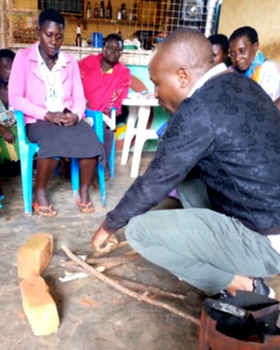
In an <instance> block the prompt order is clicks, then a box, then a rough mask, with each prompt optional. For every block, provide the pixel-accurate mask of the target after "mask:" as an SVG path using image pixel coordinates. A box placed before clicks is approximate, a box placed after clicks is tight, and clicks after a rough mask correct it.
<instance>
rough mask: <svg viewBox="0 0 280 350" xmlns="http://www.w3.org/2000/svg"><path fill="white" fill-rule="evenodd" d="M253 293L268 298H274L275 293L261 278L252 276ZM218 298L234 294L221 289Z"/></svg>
mask: <svg viewBox="0 0 280 350" xmlns="http://www.w3.org/2000/svg"><path fill="white" fill-rule="evenodd" d="M252 292H253V293H257V294H260V295H264V296H266V297H268V298H272V299H274V298H275V296H276V294H275V291H274V290H273V289H272V288H270V287H268V286H267V285H266V284H265V283H264V281H263V279H262V278H253V290H252ZM219 296H220V298H221V299H224V298H233V297H234V296H233V295H232V294H231V293H229V292H228V291H226V290H222V291H221V292H220V295H219Z"/></svg>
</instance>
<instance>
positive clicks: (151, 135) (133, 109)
mask: <svg viewBox="0 0 280 350" xmlns="http://www.w3.org/2000/svg"><path fill="white" fill-rule="evenodd" d="M122 104H123V105H125V106H128V107H129V115H128V120H127V127H126V132H125V139H124V145H123V151H122V157H121V164H122V165H124V164H126V163H127V159H128V154H129V149H130V144H131V141H132V139H133V137H134V136H135V146H134V152H133V158H132V166H131V172H130V177H137V176H138V172H139V167H140V161H141V154H142V149H143V146H144V143H145V142H146V141H147V140H149V139H157V138H158V136H157V134H156V130H151V129H147V124H148V120H149V116H150V111H151V107H155V106H159V104H158V99H156V98H149V99H145V98H125V99H124V100H123V102H122Z"/></svg>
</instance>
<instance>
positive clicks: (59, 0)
mask: <svg viewBox="0 0 280 350" xmlns="http://www.w3.org/2000/svg"><path fill="white" fill-rule="evenodd" d="M89 2H90V5H91V11H87V10H88V8H87V4H88V1H87V0H71V1H70V0H13V1H12V0H2V1H0V13H1V14H0V35H1V47H11V48H14V49H15V50H16V49H17V48H18V47H22V46H25V45H30V44H31V43H33V42H35V41H36V30H35V28H36V25H37V17H38V14H39V13H40V9H43V8H45V7H48V6H51V7H53V8H56V9H59V10H61V11H63V13H65V19H66V30H65V40H64V42H65V45H74V38H75V35H76V29H77V26H80V27H81V32H82V37H83V39H84V40H83V45H84V46H87V45H88V46H91V33H92V32H101V33H103V36H106V35H108V34H109V33H116V32H117V33H120V34H121V35H122V37H123V38H124V39H133V38H134V37H137V38H138V39H139V40H140V42H141V48H142V49H145V50H149V49H151V48H152V46H153V44H154V42H153V39H152V38H153V37H157V36H163V33H168V32H170V31H172V30H174V29H176V28H177V27H189V26H190V27H195V28H198V29H200V30H201V31H202V32H204V33H205V35H206V36H208V35H210V34H212V33H213V32H214V31H215V30H216V28H217V25H216V23H217V17H218V16H217V13H218V11H217V9H218V4H219V3H220V2H221V1H218V0H171V1H170V0H166V1H160V0H111V5H112V8H111V13H112V18H105V19H101V18H93V17H94V13H95V12H96V11H95V7H96V6H97V9H98V10H97V12H98V13H100V1H98V2H95V0H92V1H89ZM123 4H125V11H123V8H124V7H123ZM107 5H108V0H105V1H104V6H105V17H106V15H107ZM134 54H136V52H134Z"/></svg>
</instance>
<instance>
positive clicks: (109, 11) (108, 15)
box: [106, 0, 112, 19]
mask: <svg viewBox="0 0 280 350" xmlns="http://www.w3.org/2000/svg"><path fill="white" fill-rule="evenodd" d="M106 18H107V19H112V5H111V1H110V0H109V1H108V4H107V8H106Z"/></svg>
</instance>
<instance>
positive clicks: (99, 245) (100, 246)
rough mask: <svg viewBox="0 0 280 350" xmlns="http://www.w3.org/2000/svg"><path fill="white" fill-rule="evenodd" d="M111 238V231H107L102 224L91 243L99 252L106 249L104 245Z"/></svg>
mask: <svg viewBox="0 0 280 350" xmlns="http://www.w3.org/2000/svg"><path fill="white" fill-rule="evenodd" d="M109 238H110V233H108V232H107V231H105V230H104V229H103V227H102V226H100V227H99V228H98V230H97V231H96V232H95V234H94V235H93V236H92V240H91V243H90V245H91V246H92V247H93V248H94V249H95V250H96V251H98V252H102V251H103V250H104V246H105V245H106V243H107V241H108V240H109Z"/></svg>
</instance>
